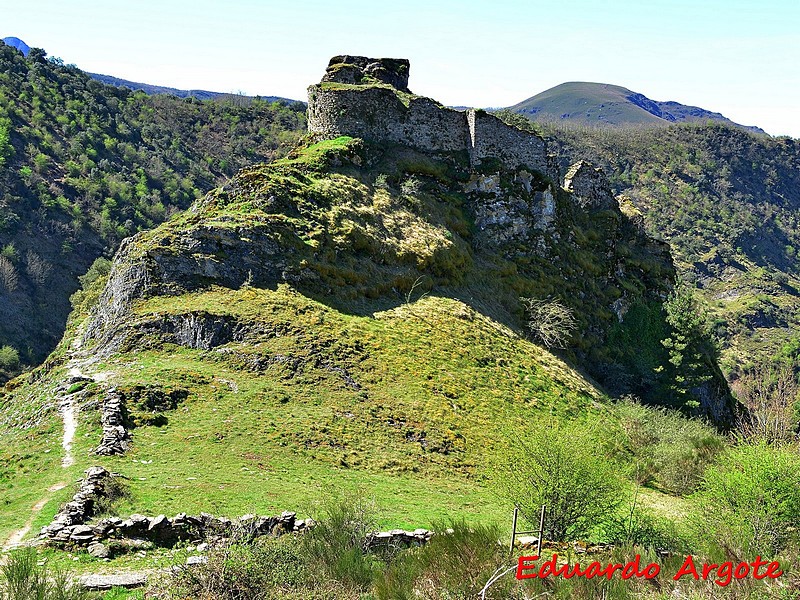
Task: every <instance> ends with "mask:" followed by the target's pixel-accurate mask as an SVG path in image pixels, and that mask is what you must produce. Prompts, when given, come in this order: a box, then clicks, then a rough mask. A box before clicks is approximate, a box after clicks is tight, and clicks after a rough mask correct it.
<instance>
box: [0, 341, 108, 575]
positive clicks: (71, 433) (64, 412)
mask: <svg viewBox="0 0 800 600" xmlns="http://www.w3.org/2000/svg"><path fill="white" fill-rule="evenodd" d="M82 337H83V336H82V334H81V333H80V332H77V333H76V335H75V338H74V340H73V342H72V346H71V348H70V350H71V354H72V355H73V356H72V357H71V358H70V360H69V362H68V363H67V373H68V375H69V377H74V378H77V377H81V378H86V379H93V380H94V381H107V380H108V377H109V375H110V373H94V374H92V375H90V376H87V375H85V374H84V372H83V368H85V367H87V366H88V365H89V364H91V362H92V361H91V360H88V359H81V358H79V357H77V356H75V354H77V353H78V352H79V351H80V349H81V345H82V344H81V340H82ZM58 408H59V412H60V413H61V419H62V420H63V422H64V435H63V437H62V441H61V447H62V448H64V456H63V458H62V459H61V466H62V467H63V468H65V469H66V468H68V467H71V466H72V465H74V464H75V457H74V456H73V455H72V441H73V440H74V439H75V431H76V430H77V429H78V417H77V411H76V409H75V404H74V402H73V400H72V396H71V395H69V394H64V396H63V397H62V398H61V399H60V402H59V407H58ZM66 486H67V484H66V483H65V482H59V483H56V484H55V485H52V486H50V487H49V488H48V489H47V491H48V492H49V494H48V495H47V496H45V497H44V498H42V499H41V500H39V501H38V502H37V503H36V504H34V505H33V506H32V507H31V515H30V517H29V518H28V520H27V521H26V522H25V525H23V526H22V528H21V529H18V530H16V531H14V532H13V533H12V534H11V536H10V537H9V538H8V539H7V540H6V541H5V543H3V545H2V547H1V548H0V552H5V551H7V550H11V549H13V548H16V547H18V546H20V545H21V544H22V540H23V538H24V537H25V536H26V535H28V532H29V531H30V530H31V527H32V526H33V522H34V521H35V520H36V517H37V515H38V514H39V513H40V512H41V511H42V509H43V508H44V507H45V505H46V504H47V503H48V502H49V501H50V499H51V498H52V493H53V492H57V491H58V490H62V489H64V488H65V487H66ZM2 562H3V557H0V564H2Z"/></svg>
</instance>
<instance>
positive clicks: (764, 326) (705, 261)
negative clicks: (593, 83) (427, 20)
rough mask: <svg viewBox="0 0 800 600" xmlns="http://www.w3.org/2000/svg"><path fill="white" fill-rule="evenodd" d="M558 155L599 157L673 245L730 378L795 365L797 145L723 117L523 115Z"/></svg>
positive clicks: (616, 185)
mask: <svg viewBox="0 0 800 600" xmlns="http://www.w3.org/2000/svg"><path fill="white" fill-rule="evenodd" d="M499 114H500V116H503V117H504V118H506V119H508V120H510V121H512V122H514V123H515V124H517V125H522V126H527V127H529V128H533V129H535V130H536V131H538V132H540V133H541V134H543V135H544V136H545V137H546V138H547V139H548V141H549V143H550V148H551V149H553V150H554V151H555V152H556V154H557V155H558V160H559V163H560V164H561V165H562V168H563V166H564V165H567V164H569V161H570V160H571V159H572V158H573V157H575V156H581V157H586V158H587V159H588V160H591V161H593V162H595V163H596V164H598V165H601V166H602V168H603V170H604V171H605V172H606V173H607V174H608V176H609V180H610V182H611V185H612V187H613V189H614V192H615V193H617V194H621V195H622V196H623V197H624V198H625V199H627V200H628V201H630V203H631V204H632V205H633V206H635V207H636V209H638V210H639V211H640V212H641V214H642V218H643V221H644V224H645V227H646V229H647V231H648V233H649V234H650V235H653V236H655V237H658V238H660V239H663V240H665V241H667V242H669V244H670V246H671V248H672V253H673V256H674V258H675V261H676V266H677V267H678V270H679V273H680V274H681V277H682V279H683V280H684V282H685V283H687V284H688V285H690V286H691V287H693V288H696V289H697V290H698V291H699V293H700V296H701V298H702V299H703V300H704V309H705V312H706V323H705V327H707V328H708V329H709V331H710V332H711V333H713V335H714V336H715V337H716V339H717V342H718V344H719V346H720V351H721V366H722V368H723V370H724V371H725V372H726V374H727V375H728V378H729V379H731V380H735V379H737V378H738V377H740V376H741V375H743V374H746V373H748V372H751V371H753V370H754V369H757V368H759V367H760V366H761V365H765V364H770V363H780V364H784V365H786V366H789V367H792V368H793V369H794V370H798V365H800V360H799V357H800V351H798V348H799V347H800V338H799V337H798V334H797V331H798V324H800V291H798V290H800V266H798V265H800V263H798V259H797V256H798V252H800V142H799V141H798V140H795V139H792V138H788V137H777V138H773V137H770V136H768V135H763V134H761V135H760V134H755V133H752V132H748V131H744V130H743V129H741V128H736V127H733V126H729V125H725V124H718V123H711V122H707V123H699V124H695V123H691V124H689V123H687V124H675V125H670V126H667V127H644V126H639V127H630V126H629V127H587V126H580V125H574V124H569V123H536V124H531V123H530V122H528V123H527V124H526V123H525V122H524V121H523V120H522V119H523V117H522V116H521V115H515V114H512V113H510V112H508V111H501V113H499Z"/></svg>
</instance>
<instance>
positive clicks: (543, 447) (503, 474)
mask: <svg viewBox="0 0 800 600" xmlns="http://www.w3.org/2000/svg"><path fill="white" fill-rule="evenodd" d="M498 467H499V469H498V470H497V472H496V474H495V479H496V484H497V489H498V491H499V492H500V493H501V494H502V495H503V496H504V497H505V498H506V499H508V500H509V501H510V502H511V503H512V504H514V505H516V506H518V507H519V509H520V512H521V513H522V515H523V516H524V517H525V519H526V520H527V521H528V522H529V523H530V524H537V525H538V518H539V510H540V507H541V506H542V505H544V506H545V507H546V517H545V529H544V531H545V537H546V538H547V539H549V540H566V539H580V538H582V537H583V536H586V535H589V534H591V533H593V532H594V531H595V530H596V529H597V528H599V527H601V526H602V524H603V523H604V522H606V521H607V520H608V519H610V518H612V517H613V515H614V513H615V509H616V507H617V506H618V505H619V504H620V502H621V499H622V489H623V485H622V482H621V480H620V479H619V478H618V477H617V474H616V472H615V470H614V468H613V467H612V465H611V464H610V463H609V461H608V459H607V457H605V456H603V454H602V448H601V447H600V445H599V444H598V443H597V439H596V437H595V435H594V433H593V432H592V431H591V430H590V429H588V428H587V427H586V426H585V425H580V424H577V423H574V422H557V421H553V420H550V421H546V420H543V421H540V422H538V423H536V424H534V425H532V426H530V427H529V428H528V430H527V431H526V433H525V437H524V438H523V437H519V438H516V439H514V440H512V444H511V448H510V451H509V453H508V454H507V455H506V456H505V457H504V459H503V461H502V463H501V464H500V465H498Z"/></svg>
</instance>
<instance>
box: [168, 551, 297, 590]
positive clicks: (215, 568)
mask: <svg viewBox="0 0 800 600" xmlns="http://www.w3.org/2000/svg"><path fill="white" fill-rule="evenodd" d="M207 557H208V561H207V562H206V563H204V564H201V565H196V566H192V567H188V566H186V565H181V566H179V567H177V568H176V569H174V570H173V572H172V574H171V575H170V576H169V577H168V578H167V579H166V581H164V582H163V583H164V584H165V585H164V587H165V588H166V589H165V593H166V594H167V597H169V598H187V597H191V598H201V599H209V600H210V599H212V598H213V599H215V600H267V599H272V598H275V599H278V598H282V597H284V592H285V591H287V590H290V589H294V588H296V587H299V586H301V585H302V584H303V583H304V582H305V581H306V579H307V570H306V561H305V558H304V557H303V555H302V554H301V553H300V547H299V545H298V541H297V540H296V539H294V538H293V536H284V537H282V538H277V539H271V538H259V539H256V540H245V539H238V540H236V539H235V540H234V541H233V542H232V543H230V544H227V545H221V546H216V547H213V548H212V549H211V550H210V551H209V552H208V554H207Z"/></svg>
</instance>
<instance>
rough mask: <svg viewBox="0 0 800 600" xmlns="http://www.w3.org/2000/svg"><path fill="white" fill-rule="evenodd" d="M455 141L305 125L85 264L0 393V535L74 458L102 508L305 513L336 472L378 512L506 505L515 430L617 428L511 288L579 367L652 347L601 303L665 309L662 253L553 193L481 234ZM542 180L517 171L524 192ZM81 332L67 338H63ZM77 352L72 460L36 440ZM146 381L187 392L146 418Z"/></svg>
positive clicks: (396, 514) (415, 515) (507, 183)
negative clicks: (119, 446) (103, 258)
mask: <svg viewBox="0 0 800 600" xmlns="http://www.w3.org/2000/svg"><path fill="white" fill-rule="evenodd" d="M461 160H462V159H461V158H460V157H438V158H436V157H430V156H425V155H421V154H418V153H415V152H411V151H409V150H407V149H402V148H381V149H379V148H374V147H370V146H367V145H365V144H363V143H361V142H360V141H359V140H352V139H350V138H339V139H337V140H330V141H325V142H321V143H319V144H315V145H311V146H307V147H305V148H301V149H299V150H298V151H297V152H295V153H293V154H292V155H290V156H289V157H288V158H287V159H284V160H281V161H276V162H275V163H273V164H272V165H266V166H263V165H262V166H259V167H254V168H250V169H246V170H244V171H242V172H241V173H240V175H239V176H238V177H237V178H236V179H235V180H234V181H233V182H232V183H231V184H230V185H229V186H226V187H225V188H224V189H220V190H217V191H215V192H214V193H212V194H210V195H209V196H208V197H206V198H205V199H204V200H202V201H201V202H199V203H197V204H196V205H195V206H194V207H193V208H192V209H191V210H190V211H188V212H186V213H185V214H182V215H180V216H177V217H175V218H173V219H172V220H170V221H169V222H167V223H165V224H163V225H162V226H160V227H158V228H156V229H155V230H152V231H150V232H146V233H142V234H139V235H137V236H135V237H134V238H132V239H130V240H129V241H128V242H127V243H126V244H125V245H124V246H123V249H122V250H121V251H120V253H119V254H118V256H117V259H116V261H115V265H114V267H113V269H112V271H111V273H110V275H109V278H108V282H107V284H106V287H105V290H104V291H103V293H102V295H100V298H99V300H98V301H96V303H93V302H92V300H91V299H92V298H95V299H96V298H97V297H98V295H99V293H100V289H99V286H101V285H102V284H103V283H104V282H103V280H98V281H96V282H95V283H94V284H93V289H90V290H87V291H86V292H85V293H84V294H83V295H82V296H81V298H78V299H76V305H77V306H78V310H76V311H75V312H74V314H73V318H72V321H71V324H70V328H69V333H68V335H67V336H66V337H65V338H64V341H63V342H62V345H61V346H60V347H59V349H58V350H57V352H56V353H55V354H54V355H53V356H52V357H51V359H50V360H48V362H47V363H46V364H45V365H43V366H42V367H40V368H39V369H37V370H36V371H35V372H34V373H33V374H32V375H31V376H28V377H26V378H24V379H17V380H15V381H13V382H12V384H11V385H10V386H8V388H7V393H6V395H5V396H4V397H3V398H2V414H3V415H17V414H23V413H24V411H32V410H37V409H38V408H40V407H41V410H42V413H43V415H44V417H43V420H41V421H38V422H34V421H31V422H28V421H26V423H27V425H29V426H28V427H27V428H26V429H20V428H18V427H16V426H15V427H14V428H13V429H5V430H4V431H3V433H0V465H2V469H3V481H4V482H5V484H6V489H5V491H4V495H3V498H2V500H0V501H2V502H3V503H4V505H5V506H6V510H5V511H4V513H3V514H4V517H3V520H2V523H0V534H4V533H5V532H8V531H10V530H11V529H14V528H17V527H19V526H21V525H20V523H21V521H22V520H23V517H24V516H25V514H26V510H28V511H29V510H30V506H29V504H30V498H31V497H33V496H34V495H35V494H32V493H31V492H30V489H29V487H30V488H32V487H34V486H35V487H36V488H37V489H39V490H42V489H46V487H47V485H51V484H52V483H51V482H55V480H58V479H62V478H72V477H74V474H75V473H77V472H78V471H80V470H81V469H82V468H85V467H86V466H88V465H90V464H96V463H100V464H103V465H105V466H106V467H108V468H110V469H112V470H117V471H119V472H121V473H123V474H124V475H125V476H126V477H128V483H129V492H130V493H129V496H128V497H127V498H125V499H123V500H122V501H121V503H120V504H119V505H118V507H117V510H118V511H119V512H120V513H123V514H124V513H128V512H133V511H137V512H146V513H158V512H165V513H175V512H178V511H181V510H183V511H187V512H196V511H200V510H206V511H210V512H217V513H225V514H236V513H244V512H251V511H253V512H261V513H267V512H274V511H276V510H285V509H292V510H299V511H300V512H305V511H304V507H305V506H308V505H309V504H310V503H311V502H312V501H314V500H316V499H318V498H321V497H323V496H326V495H329V494H330V493H331V492H333V491H335V490H357V491H358V492H359V493H361V494H362V495H369V496H375V497H376V498H377V499H378V501H379V502H380V503H382V504H384V505H385V506H387V507H388V508H389V510H388V513H387V514H388V516H387V524H390V523H389V522H388V521H391V524H393V525H408V526H411V525H414V526H424V525H427V524H429V523H430V522H431V521H432V520H433V519H435V518H437V517H441V516H444V515H448V516H452V515H459V514H467V515H471V516H472V517H474V518H475V519H498V518H500V517H501V516H502V515H503V514H505V512H504V511H505V510H506V507H505V506H504V505H503V504H502V503H501V502H498V501H496V500H495V499H494V497H493V496H492V495H491V494H490V493H489V492H487V472H488V471H490V470H489V469H488V467H489V466H490V464H491V462H492V461H493V460H494V459H496V458H497V456H499V455H502V453H503V451H504V450H503V449H504V448H505V447H506V446H507V444H508V440H509V439H510V438H512V437H513V436H514V432H515V431H523V430H524V429H525V428H526V424H528V423H531V422H533V421H535V420H538V419H543V418H557V419H566V418H569V419H586V420H590V421H592V422H596V423H600V424H601V425H599V426H600V427H601V429H603V431H605V434H604V435H605V437H606V439H607V440H609V443H611V442H612V441H615V443H616V441H619V440H621V439H622V437H623V433H622V430H621V429H620V428H619V426H618V425H617V424H615V423H616V422H617V421H618V419H617V418H616V417H614V416H613V414H610V413H609V411H608V409H607V402H608V401H607V400H606V399H605V398H604V396H603V395H602V394H601V393H600V392H599V391H598V390H597V388H596V387H595V385H594V384H592V383H590V382H589V381H588V380H587V378H586V376H585V375H583V374H580V373H579V372H577V371H576V370H575V369H574V368H572V367H569V366H567V364H566V363H565V362H563V361H562V360H561V359H558V358H556V357H554V356H553V355H552V354H550V353H549V352H546V351H544V350H542V349H541V348H539V347H537V346H536V345H534V344H532V343H531V342H530V341H528V340H526V339H525V337H524V335H523V328H522V326H523V323H524V315H523V314H522V308H521V303H520V300H519V296H521V295H530V296H539V297H547V296H548V295H551V296H554V297H559V298H561V299H562V301H563V302H565V303H566V304H567V305H568V306H570V307H571V308H572V309H574V311H575V314H576V317H577V319H578V330H577V331H576V333H575V334H574V335H573V336H572V338H571V339H570V349H569V350H568V352H567V354H566V355H567V356H568V357H571V359H572V360H574V361H577V362H578V363H580V364H581V365H582V367H583V368H585V369H594V370H595V371H596V372H597V373H598V374H599V375H602V374H604V373H605V374H609V373H610V374H611V375H612V376H614V377H616V376H617V375H618V374H619V373H624V372H626V369H627V368H628V367H627V366H626V365H627V363H626V360H627V359H628V358H630V357H631V356H634V355H636V354H637V353H649V355H651V356H656V357H657V358H656V360H657V361H658V360H660V361H662V366H663V365H666V364H667V360H668V356H666V355H665V354H658V352H656V350H657V349H658V348H661V350H662V352H663V347H662V346H661V345H660V343H659V340H658V339H657V337H656V338H654V337H652V336H649V335H645V332H644V330H641V331H640V330H638V329H637V327H639V326H648V327H649V326H651V325H652V323H650V324H648V323H645V324H644V325H641V322H640V321H637V320H633V321H631V323H630V324H628V325H625V326H624V328H625V331H626V334H627V338H626V339H627V340H628V341H627V342H626V347H625V348H620V347H615V346H614V345H613V344H612V343H611V342H610V341H609V340H614V339H618V338H619V335H618V334H619V328H620V325H619V323H618V321H617V319H616V317H615V315H614V313H613V311H612V309H611V308H610V305H611V304H612V303H613V302H614V301H615V300H617V299H618V298H620V297H621V296H622V295H623V294H624V295H625V297H626V298H628V299H629V300H630V301H631V302H633V303H634V304H636V303H639V304H638V305H639V306H642V307H645V306H649V307H650V313H649V314H651V317H652V318H653V319H655V321H656V322H660V323H661V324H662V325H663V324H664V315H663V314H662V313H659V311H658V310H655V311H653V310H652V309H653V307H656V308H657V307H658V306H659V304H658V299H659V298H660V297H662V296H663V294H664V293H665V290H666V289H668V287H669V283H670V278H671V276H672V267H671V263H670V261H669V258H668V257H666V256H665V255H664V253H663V248H662V247H660V246H658V245H653V244H652V243H651V242H649V241H648V240H646V239H644V238H643V237H641V235H640V234H639V233H638V232H637V229H636V227H635V226H634V225H633V224H632V223H629V222H628V219H627V217H624V215H623V214H622V213H621V212H615V211H612V210H610V209H608V210H595V211H586V210H583V209H580V208H579V207H578V206H577V205H576V204H574V203H573V202H572V201H571V200H570V198H569V195H568V194H566V193H562V192H557V193H556V196H557V197H556V200H555V203H556V220H555V224H554V225H553V226H552V227H550V228H547V229H545V230H544V231H542V230H538V229H534V228H531V231H530V235H531V236H532V237H533V238H534V239H541V240H542V241H541V243H539V244H538V250H536V251H533V252H532V251H531V248H532V247H537V246H534V245H533V242H532V241H531V240H530V239H527V238H515V237H513V236H512V237H509V238H506V237H503V236H497V237H491V236H489V235H488V234H487V233H485V232H482V231H481V230H479V229H478V228H476V226H475V223H474V220H473V219H474V217H473V212H472V211H473V206H474V204H473V203H476V202H488V201H490V200H491V197H485V196H481V195H480V194H479V193H478V194H477V195H476V194H475V193H469V194H468V193H466V192H465V191H464V189H465V187H468V183H469V174H468V173H466V171H465V169H464V167H463V166H462V162H461ZM496 177H497V180H498V183H499V185H500V187H501V189H503V190H504V191H503V194H509V195H513V196H514V197H517V198H518V197H525V196H524V195H523V194H524V193H525V192H524V191H523V189H524V188H523V187H522V185H521V184H519V183H515V182H516V181H517V180H516V179H515V177H514V174H510V173H499V174H497V175H496ZM546 185H548V182H546V181H539V182H537V181H534V182H533V190H532V191H531V192H530V193H531V195H533V193H534V192H535V191H536V186H546ZM531 197H533V196H531ZM495 201H496V199H495ZM81 299H82V301H79V300H81ZM90 308H91V314H87V310H88V309H90ZM645 321H646V319H645ZM637 323H638V324H637ZM612 330H613V331H616V332H617V334H615V335H612V334H611V332H612ZM84 331H85V332H86V333H85V336H83V344H84V348H83V350H81V351H68V350H67V349H68V348H70V346H71V345H72V343H73V340H74V339H75V336H79V335H82V333H79V332H84ZM659 357H660V358H659ZM75 360H78V361H80V364H81V365H82V370H83V371H84V372H85V373H86V374H87V375H91V374H94V373H98V372H103V373H107V374H108V380H107V381H101V382H95V383H90V384H88V385H86V386H85V387H83V388H82V389H80V390H77V389H76V390H73V392H72V395H73V398H74V402H75V404H76V405H78V406H79V407H80V408H81V410H80V412H79V424H80V425H79V430H78V438H77V440H78V442H76V443H77V451H76V453H75V455H76V460H77V463H76V465H75V467H74V468H73V470H70V471H68V472H67V473H66V474H65V473H62V472H60V470H59V468H58V466H57V461H52V462H49V461H48V460H44V461H43V460H42V458H43V457H45V456H46V457H50V455H52V454H53V451H54V450H55V449H57V444H58V430H57V425H56V423H57V420H56V418H55V414H54V411H55V405H54V403H53V402H52V401H50V402H48V400H49V399H52V398H53V396H54V390H55V388H56V387H57V386H58V385H59V384H60V383H61V382H63V381H64V380H65V378H66V375H67V373H66V371H67V369H68V367H70V365H74V364H75V363H74V361H75ZM667 366H668V365H667ZM662 370H663V369H662ZM656 378H657V377H656ZM662 383H664V384H665V387H663V391H666V390H668V389H669V388H668V386H666V383H668V382H666V381H665V382H662ZM652 385H654V384H653V382H652V381H651V386H652ZM112 386H114V387H116V388H117V390H118V391H119V392H120V393H122V394H123V395H124V396H125V397H126V398H127V404H128V412H129V415H128V419H127V420H128V425H129V427H132V428H133V429H132V431H133V442H132V446H131V449H130V450H129V451H128V453H127V454H126V455H125V456H122V457H116V458H101V457H97V456H93V455H91V454H90V453H89V452H88V449H89V448H90V447H92V446H95V445H96V444H97V443H98V442H99V439H100V417H99V412H98V410H97V406H98V403H99V401H100V400H102V398H103V396H104V394H105V393H106V391H107V390H108V389H109V388H110V387H112ZM648 389H650V391H651V392H652V393H653V394H654V396H653V397H652V398H650V399H651V400H653V399H655V397H656V396H655V391H654V390H655V389H656V388H655V387H651V388H648ZM148 390H162V391H174V390H181V391H183V392H185V394H184V395H185V399H183V400H182V401H181V402H179V403H178V404H177V406H175V407H172V408H170V409H166V410H162V411H160V412H159V411H156V412H155V413H154V411H153V408H152V406H148V405H147V404H146V402H147V398H148V394H149V392H148ZM68 391H69V390H68ZM14 423H16V422H14ZM21 436H27V437H28V438H30V440H31V441H30V443H27V444H26V445H25V452H24V454H20V450H19V448H20V446H19V444H20V439H21ZM48 448H50V449H51V452H50V453H47V454H46V455H45V454H44V451H45V450H46V449H48ZM33 470H37V473H38V474H37V475H36V479H35V480H32V481H31V484H30V486H29V484H28V483H24V484H23V485H22V486H20V482H21V481H25V479H24V478H25V474H26V472H30V471H33ZM62 494H66V492H62ZM54 511H55V505H54V504H52V503H51V504H48V505H47V506H46V507H45V510H44V511H43V512H42V515H41V517H40V520H45V519H46V518H47V517H48V516H52V513H53V512H54ZM6 515H8V516H6Z"/></svg>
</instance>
